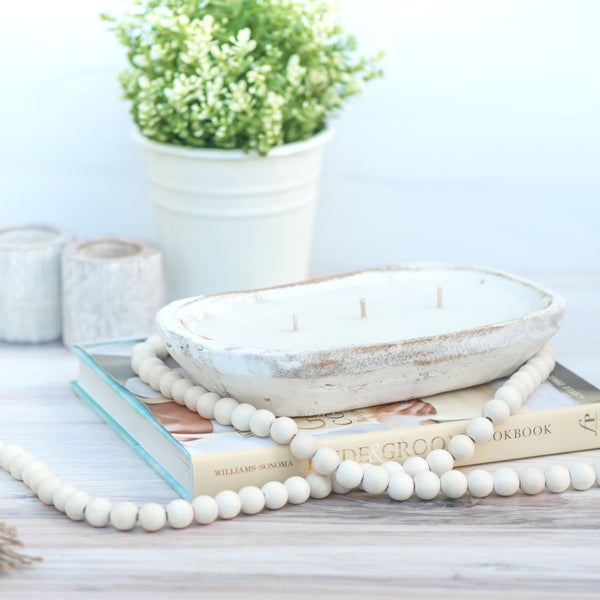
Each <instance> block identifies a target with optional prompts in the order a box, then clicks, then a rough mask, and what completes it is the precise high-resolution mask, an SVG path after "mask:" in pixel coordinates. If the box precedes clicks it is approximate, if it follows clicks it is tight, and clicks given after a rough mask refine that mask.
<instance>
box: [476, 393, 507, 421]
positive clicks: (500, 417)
mask: <svg viewBox="0 0 600 600" xmlns="http://www.w3.org/2000/svg"><path fill="white" fill-rule="evenodd" d="M482 414H483V416H484V417H485V418H486V419H489V420H490V421H491V422H492V423H493V424H494V425H503V424H504V423H506V421H508V419H509V418H510V408H509V407H508V404H506V402H504V400H500V398H492V399H491V400H488V401H487V402H486V403H485V404H484V405H483V411H482Z"/></svg>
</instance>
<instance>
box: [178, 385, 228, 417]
mask: <svg viewBox="0 0 600 600" xmlns="http://www.w3.org/2000/svg"><path fill="white" fill-rule="evenodd" d="M200 389H204V388H200ZM186 399H187V396H186ZM220 399H221V396H219V394H217V393H216V392H205V393H204V394H200V398H198V401H197V402H196V412H197V413H198V414H199V415H200V416H201V417H204V418H205V419H214V418H215V406H216V405H217V402H218V401H219V400H220Z"/></svg>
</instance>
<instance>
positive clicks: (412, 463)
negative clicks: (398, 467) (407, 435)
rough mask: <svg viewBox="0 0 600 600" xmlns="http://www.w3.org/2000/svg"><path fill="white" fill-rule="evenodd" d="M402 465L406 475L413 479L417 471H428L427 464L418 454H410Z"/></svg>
mask: <svg viewBox="0 0 600 600" xmlns="http://www.w3.org/2000/svg"><path fill="white" fill-rule="evenodd" d="M402 467H403V468H404V472H405V473H406V474H407V475H410V476H411V477H412V478H413V479H414V477H415V475H416V474H417V473H422V472H423V471H429V464H428V463H427V461H426V460H425V459H424V458H422V457H420V456H411V457H410V458H407V459H406V460H405V461H404V462H403V463H402Z"/></svg>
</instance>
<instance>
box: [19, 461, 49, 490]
mask: <svg viewBox="0 0 600 600" xmlns="http://www.w3.org/2000/svg"><path fill="white" fill-rule="evenodd" d="M42 469H48V465H47V464H46V463H45V462H42V461H41V460H34V461H33V462H30V463H29V464H28V465H27V466H26V467H25V468H24V469H23V471H22V472H21V479H22V480H23V483H24V484H25V485H26V486H29V481H30V480H31V477H32V475H33V474H34V473H36V471H40V470H42Z"/></svg>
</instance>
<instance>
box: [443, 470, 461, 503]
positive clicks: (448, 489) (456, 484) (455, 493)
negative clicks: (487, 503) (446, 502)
mask: <svg viewBox="0 0 600 600" xmlns="http://www.w3.org/2000/svg"><path fill="white" fill-rule="evenodd" d="M440 486H441V488H442V492H443V494H444V495H445V496H447V497H448V498H451V499H453V500H456V499H457V498H462V497H463V496H464V495H465V494H466V492H467V477H466V475H465V474H464V473H461V472H460V471H447V472H446V473H444V474H443V475H442V476H441V477H440Z"/></svg>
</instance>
